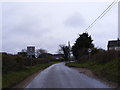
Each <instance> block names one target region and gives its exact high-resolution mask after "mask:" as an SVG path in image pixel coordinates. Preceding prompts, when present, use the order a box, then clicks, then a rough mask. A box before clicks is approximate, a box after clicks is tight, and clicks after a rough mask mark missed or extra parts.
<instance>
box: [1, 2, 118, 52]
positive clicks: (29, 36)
mask: <svg viewBox="0 0 120 90" xmlns="http://www.w3.org/2000/svg"><path fill="white" fill-rule="evenodd" d="M110 4H111V2H45V3H44V2H16V3H15V2H10V3H8V2H5V3H2V52H8V53H12V54H16V53H17V52H18V51H21V49H24V48H27V46H30V45H33V46H35V47H36V49H39V48H43V49H46V50H47V51H48V52H50V53H56V52H57V51H58V49H59V45H60V44H65V45H67V43H68V41H70V42H71V46H72V45H73V44H74V43H75V40H76V39H77V38H78V37H79V34H82V33H83V32H85V29H86V28H87V27H88V26H89V25H90V24H91V23H92V22H93V21H94V20H95V19H96V18H97V17H98V16H99V15H100V14H101V13H102V12H103V11H104V10H105V9H106V8H107V7H108V6H109V5H110ZM88 33H89V34H90V35H91V36H92V39H93V40H94V42H93V43H94V45H95V47H98V48H103V49H107V42H108V40H115V39H117V37H118V5H117V4H116V5H114V7H113V8H112V9H111V10H110V11H109V12H108V13H107V14H106V15H105V16H104V17H103V18H102V19H101V20H100V21H99V22H97V23H96V24H95V26H94V27H92V28H91V29H89V30H88Z"/></svg>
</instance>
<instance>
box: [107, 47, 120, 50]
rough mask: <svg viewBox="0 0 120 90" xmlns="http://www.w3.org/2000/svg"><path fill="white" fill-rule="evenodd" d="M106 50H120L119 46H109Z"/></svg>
mask: <svg viewBox="0 0 120 90" xmlns="http://www.w3.org/2000/svg"><path fill="white" fill-rule="evenodd" d="M108 50H116V51H120V47H109V49H108Z"/></svg>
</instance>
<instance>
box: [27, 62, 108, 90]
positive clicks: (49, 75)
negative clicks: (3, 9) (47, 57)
mask: <svg viewBox="0 0 120 90" xmlns="http://www.w3.org/2000/svg"><path fill="white" fill-rule="evenodd" d="M26 88H109V87H108V86H106V85H105V84H103V83H101V82H99V81H97V80H95V79H93V78H91V77H88V76H86V75H84V74H82V73H79V72H78V71H76V70H74V69H72V68H69V67H67V66H65V63H58V64H54V65H52V66H50V67H48V68H47V69H45V70H44V71H42V72H40V73H39V74H38V76H36V77H35V78H34V79H33V81H32V82H31V83H29V84H28V86H26Z"/></svg>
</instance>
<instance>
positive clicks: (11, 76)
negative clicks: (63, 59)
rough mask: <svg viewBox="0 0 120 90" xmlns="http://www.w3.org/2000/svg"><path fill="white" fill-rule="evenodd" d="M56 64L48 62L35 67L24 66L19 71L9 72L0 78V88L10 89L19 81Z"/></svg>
mask: <svg viewBox="0 0 120 90" xmlns="http://www.w3.org/2000/svg"><path fill="white" fill-rule="evenodd" d="M55 63H58V62H49V63H46V64H39V65H36V66H26V67H24V68H23V69H22V70H20V71H18V72H17V71H14V72H13V71H11V72H9V73H7V74H3V76H2V88H11V87H13V86H14V85H16V84H17V83H19V82H20V81H22V80H24V79H25V78H27V77H28V76H30V75H32V74H34V73H36V72H38V71H40V70H43V69H45V68H46V67H48V66H50V65H52V64H55Z"/></svg>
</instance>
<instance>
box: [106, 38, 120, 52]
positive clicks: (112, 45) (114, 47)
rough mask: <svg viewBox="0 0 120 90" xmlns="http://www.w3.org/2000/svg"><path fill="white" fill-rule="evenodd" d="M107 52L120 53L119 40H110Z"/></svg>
mask: <svg viewBox="0 0 120 90" xmlns="http://www.w3.org/2000/svg"><path fill="white" fill-rule="evenodd" d="M107 47H108V50H116V51H120V40H119V39H118V40H111V41H108V46H107Z"/></svg>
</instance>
